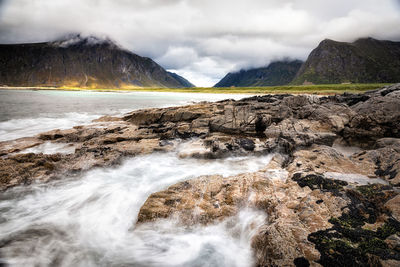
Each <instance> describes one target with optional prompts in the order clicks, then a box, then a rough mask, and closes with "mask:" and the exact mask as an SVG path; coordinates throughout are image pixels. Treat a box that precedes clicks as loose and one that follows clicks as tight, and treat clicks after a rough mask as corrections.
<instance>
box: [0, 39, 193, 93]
mask: <svg viewBox="0 0 400 267" xmlns="http://www.w3.org/2000/svg"><path fill="white" fill-rule="evenodd" d="M0 85H7V86H56V87H59V86H71V87H89V88H126V87H187V86H193V85H192V84H191V83H189V82H188V81H187V80H185V79H184V78H182V77H180V76H179V75H177V74H173V73H169V72H167V71H166V70H165V69H163V68H162V67H161V66H160V65H158V64H157V63H155V62H154V61H153V60H151V59H150V58H146V57H141V56H138V55H136V54H134V53H131V52H129V51H127V50H125V49H123V48H121V47H119V46H118V45H116V44H115V43H114V42H113V41H111V40H110V39H107V38H105V39H102V38H97V37H94V36H88V37H83V36H81V35H79V34H78V35H74V36H71V37H69V38H67V39H62V40H58V41H54V42H46V43H32V44H7V45H5V44H3V45H0Z"/></svg>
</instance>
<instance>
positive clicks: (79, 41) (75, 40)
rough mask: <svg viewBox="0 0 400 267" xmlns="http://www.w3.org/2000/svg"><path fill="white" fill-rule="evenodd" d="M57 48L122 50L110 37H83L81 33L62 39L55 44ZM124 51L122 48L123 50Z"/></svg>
mask: <svg viewBox="0 0 400 267" xmlns="http://www.w3.org/2000/svg"><path fill="white" fill-rule="evenodd" d="M52 43H53V44H54V45H55V46H59V47H63V48H67V47H69V46H84V45H86V46H96V45H106V46H109V47H110V48H121V47H120V46H119V45H117V43H116V42H115V41H113V40H112V39H110V38H109V37H99V36H95V35H87V36H85V35H82V34H80V33H74V34H69V35H66V36H64V37H61V38H59V39H57V40H55V41H54V42H52ZM121 49H122V48H121Z"/></svg>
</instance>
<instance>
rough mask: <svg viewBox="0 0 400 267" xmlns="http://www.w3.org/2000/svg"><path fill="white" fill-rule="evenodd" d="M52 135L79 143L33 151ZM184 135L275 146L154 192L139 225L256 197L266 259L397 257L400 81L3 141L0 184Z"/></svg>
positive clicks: (167, 145)
mask: <svg viewBox="0 0 400 267" xmlns="http://www.w3.org/2000/svg"><path fill="white" fill-rule="evenodd" d="M49 143H50V144H62V145H63V146H66V147H69V148H70V149H72V150H73V151H74V153H69V154H62V153H58V154H42V153H39V154H38V153H36V154H35V153H24V150H25V149H28V148H35V147H39V146H41V145H44V144H49ZM182 143H184V144H183V145H184V146H186V148H184V149H180V152H179V156H180V157H194V158H208V159H215V158H224V157H229V156H242V155H264V154H270V153H273V154H274V156H273V158H272V160H271V162H270V163H269V164H268V166H265V168H264V169H263V170H260V171H258V172H255V173H246V174H241V175H237V176H232V177H228V178H223V177H221V176H215V175H213V176H202V177H198V178H195V179H192V180H188V181H184V182H181V183H178V184H175V185H173V186H171V187H169V188H167V189H165V190H163V191H160V192H155V193H153V194H152V195H151V196H150V197H149V198H148V199H147V201H146V202H145V203H144V205H143V206H142V208H141V210H140V212H139V215H138V222H137V224H138V225H139V224H142V223H145V222H149V221H154V220H159V219H162V218H169V217H172V216H174V217H177V218H179V220H180V221H181V223H182V225H183V226H185V227H190V226H191V225H194V224H212V223H215V222H218V221H220V220H224V219H225V218H227V217H230V216H233V215H235V214H237V213H238V212H239V210H240V209H242V208H244V207H251V208H255V209H259V210H262V211H264V212H265V213H266V214H267V215H268V216H267V220H266V221H265V224H264V225H263V226H262V227H261V229H259V230H258V233H257V234H256V235H255V236H254V237H253V239H252V248H253V250H254V254H255V258H256V265H257V266H308V265H311V266H320V265H322V266H337V265H339V264H341V265H344V266H379V265H382V266H398V265H399V264H400V222H399V220H400V208H399V204H400V196H399V195H398V192H399V190H398V189H399V186H400V85H399V84H398V85H393V86H389V87H384V88H382V89H379V90H374V91H369V92H367V93H365V94H344V95H336V96H327V97H319V96H314V95H296V96H294V95H265V96H256V97H250V98H246V99H242V100H239V101H234V100H224V101H219V102H216V103H206V102H205V103H198V104H195V105H189V106H183V107H173V108H161V109H147V110H138V111H134V112H131V113H129V114H126V115H125V116H124V117H123V118H116V117H102V118H99V119H98V120H96V121H94V124H92V125H87V126H77V127H74V128H73V129H68V130H54V131H50V132H46V133H42V134H39V135H37V136H35V137H27V138H20V139H17V140H13V141H5V142H0V155H1V158H0V177H1V178H0V189H1V190H6V189H7V188H10V187H12V186H16V185H21V184H30V183H33V182H37V181H39V182H44V181H49V180H52V179H62V177H65V176H66V175H77V174H79V173H82V172H83V171H86V170H89V169H92V168H94V167H104V166H112V165H116V164H119V163H120V162H121V161H122V160H123V159H124V158H125V157H131V156H135V155H140V154H148V153H153V152H166V151H172V150H175V149H177V147H178V146H180V147H181V148H182ZM372 183H373V184H372Z"/></svg>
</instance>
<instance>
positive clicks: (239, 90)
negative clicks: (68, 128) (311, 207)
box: [0, 83, 392, 95]
mask: <svg viewBox="0 0 400 267" xmlns="http://www.w3.org/2000/svg"><path fill="white" fill-rule="evenodd" d="M389 85H392V84H390V83H385V84H323V85H295V86H291V85H285V86H268V87H221V88H219V87H191V88H155V87H141V88H139V87H138V88H121V89H117V88H80V87H40V86H27V87H9V86H0V90H32V91H39V90H43V91H47V90H53V91H87V92H114V93H130V92H160V93H204V94H243V95H254V94H260V95H263V94H296V95H298V94H312V95H335V94H343V93H362V92H366V91H369V90H374V89H378V88H382V87H384V86H389Z"/></svg>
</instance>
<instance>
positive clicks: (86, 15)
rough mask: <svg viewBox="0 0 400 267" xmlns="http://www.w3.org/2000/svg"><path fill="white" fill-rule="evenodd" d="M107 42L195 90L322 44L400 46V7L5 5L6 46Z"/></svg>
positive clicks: (19, 0) (124, 0) (69, 1)
mask: <svg viewBox="0 0 400 267" xmlns="http://www.w3.org/2000/svg"><path fill="white" fill-rule="evenodd" d="M71 33H82V34H83V35H96V36H100V37H104V36H107V37H109V38H111V39H113V40H114V41H115V42H116V43H118V44H120V45H121V46H122V47H125V48H126V49H128V50H130V51H132V52H134V53H136V54H138V55H141V56H146V57H150V58H152V59H153V60H155V61H156V62H157V63H159V64H160V65H161V66H162V67H164V68H166V69H167V70H170V71H174V72H176V73H178V74H180V75H182V76H183V77H185V78H187V79H188V80H189V81H191V82H192V83H194V84H195V85H197V86H213V85H214V84H215V83H217V82H218V81H219V80H220V79H221V78H223V77H224V76H225V75H226V74H227V73H228V72H232V71H237V70H240V69H248V68H253V67H261V66H266V65H268V64H269V63H270V62H272V61H276V60H282V59H301V60H305V59H307V56H308V54H309V53H310V52H311V50H312V49H314V48H315V47H316V46H317V45H318V43H319V42H320V41H322V40H323V39H326V38H329V39H333V40H337V41H354V40H355V39H357V38H360V37H368V36H370V37H374V38H377V39H387V40H394V41H400V0H335V1H328V0H0V43H22V42H24V43H26V42H42V41H51V40H55V39H59V38H60V37H62V36H65V35H68V34H71Z"/></svg>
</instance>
